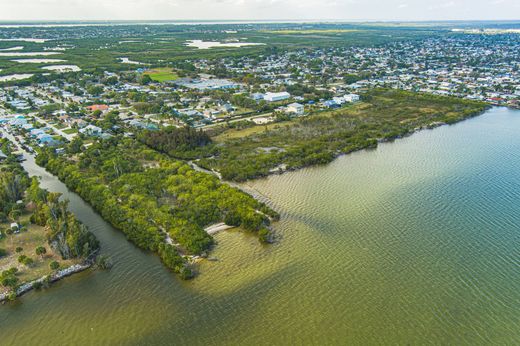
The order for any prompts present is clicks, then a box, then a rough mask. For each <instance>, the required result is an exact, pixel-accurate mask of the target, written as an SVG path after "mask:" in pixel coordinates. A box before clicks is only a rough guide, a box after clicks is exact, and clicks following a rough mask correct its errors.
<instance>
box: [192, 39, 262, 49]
mask: <svg viewBox="0 0 520 346" xmlns="http://www.w3.org/2000/svg"><path fill="white" fill-rule="evenodd" d="M261 45H265V43H250V42H224V43H222V42H217V41H202V40H190V41H187V43H186V46H188V47H195V48H198V49H210V48H240V47H247V46H261Z"/></svg>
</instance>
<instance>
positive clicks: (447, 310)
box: [0, 108, 520, 345]
mask: <svg viewBox="0 0 520 346" xmlns="http://www.w3.org/2000/svg"><path fill="white" fill-rule="evenodd" d="M519 131H520V111H513V110H507V109H503V108H495V109H493V110H490V111H489V112H487V113H486V114H485V115H483V116H480V117H478V118H474V119H470V120H467V121H464V122H462V123H459V124H456V125H453V126H445V127H441V128H437V129H434V130H428V131H423V132H420V133H417V134H415V135H413V136H411V137H407V138H404V139H401V140H398V141H396V142H395V143H387V144H382V145H380V146H379V148H378V149H376V150H370V151H362V152H358V153H354V154H352V155H348V156H344V157H341V158H339V159H337V160H336V161H334V162H333V163H331V164H329V165H326V166H321V167H315V168H309V169H304V170H301V171H297V172H291V173H287V174H284V175H281V176H272V177H270V178H268V179H263V180H259V181H255V182H253V183H250V184H248V185H249V187H250V188H253V189H255V190H256V191H258V193H260V194H262V195H263V196H265V198H266V199H269V200H270V203H272V205H273V207H275V208H276V209H277V210H278V211H280V212H281V214H282V219H281V221H280V222H278V223H277V224H275V229H276V233H277V238H278V241H277V243H276V244H274V245H270V246H262V245H260V244H259V243H258V241H257V240H256V239H255V238H254V237H252V236H249V235H246V234H241V233H236V232H223V233H221V234H218V235H217V236H216V238H217V241H218V246H217V247H216V249H215V251H214V252H213V253H212V256H215V257H217V258H218V259H219V261H217V262H204V263H203V264H202V265H201V267H200V275H199V276H198V277H197V278H196V279H195V280H193V281H190V282H181V281H179V280H178V279H176V277H175V276H174V275H172V274H170V273H169V272H168V271H167V270H166V269H165V268H164V267H163V266H162V265H161V264H160V262H159V260H158V259H157V258H156V257H155V256H153V255H150V254H147V253H144V252H142V251H140V250H138V249H137V248H135V247H134V246H133V245H132V244H130V243H128V242H126V241H125V239H124V236H123V235H122V234H121V233H120V232H118V231H116V230H114V229H112V228H111V227H110V226H108V225H107V224H106V223H105V222H104V221H103V220H102V219H101V218H100V217H99V216H97V215H96V214H95V213H93V212H92V210H91V209H90V208H89V207H88V206H87V205H85V204H84V203H83V202H82V201H81V200H80V199H79V198H78V197H77V196H76V195H74V194H68V196H69V198H70V199H71V208H72V210H73V211H74V212H75V213H76V214H77V216H78V217H79V218H80V219H81V220H82V221H83V222H85V223H87V224H88V226H89V227H90V228H91V229H92V230H93V231H94V232H95V233H96V235H97V236H98V237H99V238H100V240H101V243H102V246H103V252H104V253H110V254H111V255H112V257H113V259H114V262H115V266H114V268H113V269H112V270H111V271H108V272H85V273H82V274H79V275H77V276H73V277H71V278H69V279H66V280H63V281H61V282H59V283H58V284H56V285H54V286H52V287H51V288H50V289H48V290H46V291H42V292H32V293H30V294H28V295H26V296H24V297H22V298H21V299H20V300H19V301H18V302H17V303H14V304H8V305H5V306H0V335H1V339H2V341H3V342H6V343H7V344H19V345H26V344H31V343H32V342H33V340H35V339H36V338H37V339H38V340H42V341H43V342H44V343H53V342H54V343H57V344H81V345H94V344H95V345H100V344H121V343H125V344H154V345H155V344H164V345H171V344H188V343H190V344H212V345H219V344H222V345H228V344H253V345H273V344H279V345H287V344H311V343H312V344H334V343H335V344H455V345H480V344H519V343H520V328H518V326H519V325H520V313H519V311H520V276H519V271H520V270H519V269H520V226H519V225H520V136H518V133H519ZM26 166H28V167H29V170H30V171H31V172H33V173H36V174H39V175H43V183H42V184H43V186H44V187H47V188H50V189H52V190H57V191H61V192H65V193H66V189H65V188H64V186H63V185H62V184H61V183H59V182H57V181H56V180H55V178H53V177H51V176H49V175H48V174H45V173H44V172H42V171H41V169H40V168H38V167H35V166H34V165H33V164H32V163H31V162H30V161H29V162H27V163H26Z"/></svg>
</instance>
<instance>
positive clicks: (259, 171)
mask: <svg viewBox="0 0 520 346" xmlns="http://www.w3.org/2000/svg"><path fill="white" fill-rule="evenodd" d="M485 108H486V105H485V104H483V103H480V102H474V101H467V100H461V99H458V98H452V97H441V96H433V95H428V94H418V93H411V92H405V91H397V90H386V89H385V90H382V89H380V90H372V91H370V92H368V93H367V94H365V95H364V98H363V102H361V103H358V104H356V105H351V106H348V107H345V108H342V109H339V110H335V111H327V112H323V113H321V114H315V115H312V116H309V117H305V118H299V119H295V120H292V121H286V122H281V123H275V124H269V125H267V126H263V125H262V126H256V127H253V128H247V129H243V130H228V132H229V133H232V134H233V136H231V137H229V138H226V136H225V135H226V133H224V134H221V135H220V136H219V137H217V138H216V140H217V141H220V142H221V143H219V144H220V145H219V146H218V150H219V153H218V155H216V156H214V157H211V158H203V159H201V160H200V164H201V165H202V166H203V167H206V168H208V169H215V170H217V171H219V172H220V173H221V174H222V177H223V178H224V179H228V180H236V181H243V180H246V179H251V178H256V177H260V176H265V175H267V174H269V173H270V172H275V171H278V170H285V169H295V168H299V167H304V166H309V165H314V164H323V163H327V162H330V161H331V160H333V159H334V158H335V157H337V156H338V155H340V154H344V153H349V152H352V151H354V150H359V149H363V148H368V147H375V146H377V143H378V142H379V141H385V140H392V139H395V138H398V137H401V136H405V135H407V134H410V133H412V132H413V131H415V130H416V129H417V128H421V127H428V126H436V125H439V124H440V123H447V124H451V123H454V122H457V121H460V120H462V119H465V118H467V117H470V116H474V115H476V114H478V113H480V112H481V111H483V110H484V109H485Z"/></svg>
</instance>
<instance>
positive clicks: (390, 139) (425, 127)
mask: <svg viewBox="0 0 520 346" xmlns="http://www.w3.org/2000/svg"><path fill="white" fill-rule="evenodd" d="M502 107H503V108H508V109H514V108H511V107H508V106H496V105H492V104H488V105H487V106H486V107H485V108H484V109H483V110H481V111H478V112H475V113H473V114H469V115H468V116H466V117H464V118H462V119H460V120H457V121H455V122H453V123H446V122H433V123H431V124H428V125H423V126H421V127H417V128H415V129H413V130H411V131H410V132H408V133H406V134H404V135H402V136H397V137H388V138H384V137H383V138H378V139H377V143H376V145H375V146H365V147H361V148H357V149H353V150H351V151H348V152H339V153H334V154H333V157H332V159H331V160H330V161H328V162H324V163H319V164H309V165H304V166H298V167H291V168H283V169H282V168H279V169H276V167H275V168H273V169H271V170H270V171H269V173H267V174H265V175H260V176H258V177H254V178H251V179H246V180H244V181H234V180H224V179H222V177H221V174H220V172H218V171H215V170H208V169H206V168H204V167H201V166H199V165H197V164H196V163H194V162H193V161H188V164H189V165H190V166H191V167H192V168H193V169H195V170H198V171H201V172H205V173H208V174H213V175H215V176H216V177H218V178H219V179H220V181H221V182H222V183H226V184H228V185H229V186H231V187H235V188H238V189H239V190H241V191H243V192H245V193H247V194H249V195H251V196H253V198H255V199H256V200H260V198H264V199H266V200H267V201H269V199H268V198H267V197H266V196H263V195H261V194H260V193H259V192H257V191H256V190H253V189H251V188H250V187H249V185H248V182H250V181H254V180H259V179H265V178H268V177H270V176H272V175H282V174H284V173H288V172H295V171H298V170H300V169H304V168H309V167H317V166H321V165H327V164H330V163H331V162H333V161H334V160H336V159H337V158H339V157H341V156H343V155H349V154H352V153H354V152H358V151H361V150H367V149H376V148H377V146H378V145H379V144H380V143H388V142H393V141H395V140H397V139H401V138H404V137H409V136H412V135H414V134H416V133H418V132H421V131H424V130H434V129H436V128H438V127H441V126H446V125H455V124H459V123H461V122H463V121H466V120H468V119H472V118H475V117H478V116H481V115H483V114H484V113H486V112H487V111H488V110H490V109H492V108H502ZM282 165H285V164H284V163H283V162H282V163H280V164H279V165H278V166H282Z"/></svg>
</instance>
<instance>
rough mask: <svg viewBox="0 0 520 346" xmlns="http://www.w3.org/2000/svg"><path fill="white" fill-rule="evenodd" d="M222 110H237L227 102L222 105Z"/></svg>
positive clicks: (226, 111) (228, 111)
mask: <svg viewBox="0 0 520 346" xmlns="http://www.w3.org/2000/svg"><path fill="white" fill-rule="evenodd" d="M220 110H221V111H222V112H224V113H231V112H233V111H234V110H235V107H233V105H231V104H230V103H225V104H223V105H222V106H220Z"/></svg>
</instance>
